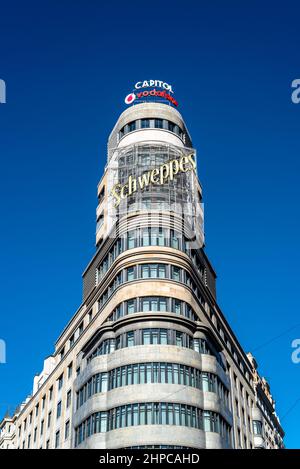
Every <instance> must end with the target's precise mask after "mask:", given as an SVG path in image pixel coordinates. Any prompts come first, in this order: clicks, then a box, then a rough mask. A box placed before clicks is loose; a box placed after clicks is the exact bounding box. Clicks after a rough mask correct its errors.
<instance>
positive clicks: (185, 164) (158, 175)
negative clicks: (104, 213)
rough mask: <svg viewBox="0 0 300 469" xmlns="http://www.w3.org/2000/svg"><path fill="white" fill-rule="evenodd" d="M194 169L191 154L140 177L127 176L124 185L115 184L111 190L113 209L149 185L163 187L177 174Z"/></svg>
mask: <svg viewBox="0 0 300 469" xmlns="http://www.w3.org/2000/svg"><path fill="white" fill-rule="evenodd" d="M195 169H196V161H195V157H194V154H193V153H191V154H189V155H186V156H182V157H181V158H180V159H175V160H170V161H167V162H166V163H164V164H162V165H161V166H159V167H158V168H154V169H152V170H149V171H145V172H144V173H143V174H141V176H138V177H133V176H129V178H128V181H127V182H126V183H125V184H124V185H122V184H120V183H117V184H115V185H114V186H113V188H112V190H111V195H112V196H113V197H114V199H115V207H118V206H119V204H120V202H121V200H122V199H126V197H128V196H130V195H132V194H133V193H134V192H136V191H138V190H143V189H144V188H145V187H148V186H149V185H163V184H165V183H167V182H169V181H172V180H173V179H174V177H176V175H177V174H179V173H186V172H187V171H194V170H195Z"/></svg>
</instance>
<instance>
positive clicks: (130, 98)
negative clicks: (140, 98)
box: [125, 93, 136, 104]
mask: <svg viewBox="0 0 300 469" xmlns="http://www.w3.org/2000/svg"><path fill="white" fill-rule="evenodd" d="M135 98H136V96H135V94H134V93H130V94H128V95H127V96H126V98H125V103H126V104H131V103H133V101H134V100H135Z"/></svg>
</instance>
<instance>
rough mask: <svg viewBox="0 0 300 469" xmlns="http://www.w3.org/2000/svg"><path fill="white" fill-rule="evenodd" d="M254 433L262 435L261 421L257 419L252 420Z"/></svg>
mask: <svg viewBox="0 0 300 469" xmlns="http://www.w3.org/2000/svg"><path fill="white" fill-rule="evenodd" d="M253 433H254V435H262V423H261V422H260V421H259V420H253Z"/></svg>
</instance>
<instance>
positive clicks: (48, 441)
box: [46, 440, 50, 449]
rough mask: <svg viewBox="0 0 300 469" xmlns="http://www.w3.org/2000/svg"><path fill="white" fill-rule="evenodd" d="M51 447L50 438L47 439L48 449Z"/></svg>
mask: <svg viewBox="0 0 300 469" xmlns="http://www.w3.org/2000/svg"><path fill="white" fill-rule="evenodd" d="M49 448H50V440H47V442H46V449H49Z"/></svg>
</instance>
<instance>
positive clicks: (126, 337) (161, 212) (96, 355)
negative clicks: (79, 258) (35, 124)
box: [76, 101, 232, 448]
mask: <svg viewBox="0 0 300 469" xmlns="http://www.w3.org/2000/svg"><path fill="white" fill-rule="evenodd" d="M98 197H99V205H98V207H97V232H96V246H97V254H96V256H95V260H94V261H93V262H92V264H90V266H89V268H88V270H87V271H86V272H85V275H84V285H85V288H84V290H85V296H86V297H88V295H90V294H91V287H92V288H93V289H94V290H96V291H97V304H98V314H99V318H101V326H100V327H99V329H98V330H97V331H96V332H95V334H94V337H93V339H92V340H91V342H90V343H89V344H88V345H87V346H86V347H85V349H84V351H83V356H82V363H83V366H84V370H85V371H84V374H83V375H82V378H79V379H78V383H77V388H78V393H79V394H78V395H79V398H78V399H79V408H78V417H76V421H78V422H80V423H79V425H78V426H77V429H76V446H80V447H98V448H99V447H103V448H117V447H119V448H120V447H122V448H129V447H130V448H132V447H162V448H164V447H168V448H187V447H192V448H227V447H230V446H231V426H232V415H231V411H230V407H229V379H228V376H227V375H226V364H225V361H224V359H223V357H222V353H221V347H220V343H219V342H218V340H216V339H215V338H214V336H213V334H212V333H211V331H210V330H209V328H208V327H207V325H206V320H205V318H206V316H207V315H209V314H210V306H209V304H210V303H211V301H208V298H210V299H213V298H214V296H215V274H214V271H213V269H212V267H211V266H210V264H209V262H208V260H207V258H206V256H205V254H204V251H203V239H204V234H203V210H202V204H201V200H202V189H201V185H200V183H199V181H198V178H197V174H196V152H195V149H194V148H193V146H192V141H191V138H190V135H189V133H188V130H187V128H186V125H185V122H184V120H183V118H182V116H181V114H180V113H179V112H178V111H177V109H175V107H174V106H173V105H172V104H170V103H164V102H157V101H155V102H151V101H150V102H147V101H146V102H145V101H142V102H139V103H136V101H135V102H134V104H133V105H132V106H130V107H129V108H127V109H126V110H125V111H123V112H122V114H121V115H120V117H119V118H118V120H117V122H116V124H115V126H114V128H113V130H112V132H111V134H110V136H109V140H108V159H107V166H106V169H105V174H104V176H103V178H102V179H101V181H100V183H99V186H98ZM95 278H96V284H95V280H94V279H95ZM95 376H97V379H99V380H100V382H101V383H102V381H103V379H105V380H106V381H107V382H106V383H105V389H106V392H105V394H103V395H102V396H100V395H99V394H98V393H96V392H95V393H94V395H92V396H90V397H89V398H87V396H86V392H87V391H86V386H87V384H86V383H87V382H89V380H91V379H92V380H93V379H95ZM99 386H100V387H101V386H103V384H99ZM221 396H222V398H223V401H222V402H221V400H220V397H221ZM87 407H88V409H87ZM84 416H86V418H84ZM96 418H97V419H99V422H100V423H97V425H98V427H97V428H98V430H97V431H92V430H91V429H90V428H94V425H96V424H95V423H93V420H91V419H96ZM101 422H102V423H101ZM101 425H103V426H104V427H105V428H109V431H108V432H107V431H105V432H104V431H101ZM170 425H171V426H172V431H170Z"/></svg>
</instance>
